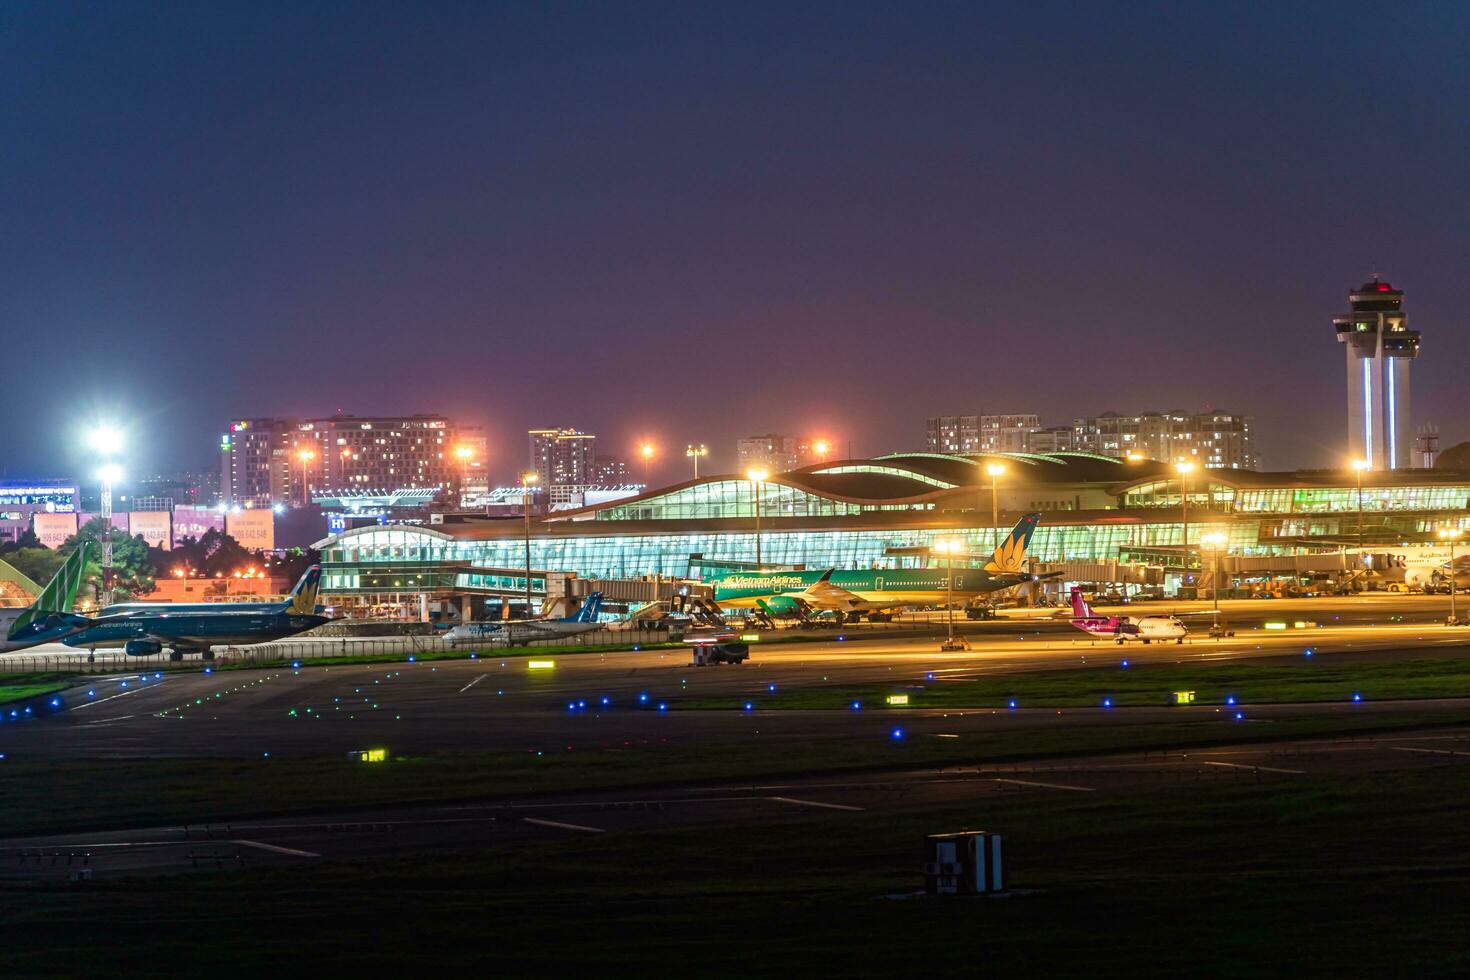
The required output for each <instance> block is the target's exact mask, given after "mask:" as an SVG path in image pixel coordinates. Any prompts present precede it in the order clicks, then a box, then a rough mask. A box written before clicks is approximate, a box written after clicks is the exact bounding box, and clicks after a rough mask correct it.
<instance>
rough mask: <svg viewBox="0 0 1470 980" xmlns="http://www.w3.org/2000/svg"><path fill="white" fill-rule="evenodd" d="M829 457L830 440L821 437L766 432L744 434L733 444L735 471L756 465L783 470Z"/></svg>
mask: <svg viewBox="0 0 1470 980" xmlns="http://www.w3.org/2000/svg"><path fill="white" fill-rule="evenodd" d="M830 456H831V446H830V443H829V441H828V440H826V439H823V438H821V437H820V436H786V435H781V434H779V433H775V432H768V433H766V434H765V435H760V436H746V437H745V438H743V439H739V440H737V441H736V443H735V467H736V472H737V473H745V472H747V471H748V470H751V469H757V468H759V469H765V470H770V471H774V472H777V473H782V472H785V471H786V470H794V469H797V468H798V467H802V466H810V465H811V464H813V463H820V462H822V461H823V460H824V459H827V458H828V457H830Z"/></svg>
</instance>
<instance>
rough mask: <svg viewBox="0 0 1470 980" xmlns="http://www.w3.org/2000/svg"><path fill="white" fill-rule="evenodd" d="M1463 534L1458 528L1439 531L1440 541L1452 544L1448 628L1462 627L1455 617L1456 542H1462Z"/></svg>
mask: <svg viewBox="0 0 1470 980" xmlns="http://www.w3.org/2000/svg"><path fill="white" fill-rule="evenodd" d="M1463 533H1464V532H1463V531H1461V530H1460V529H1459V528H1457V527H1442V528H1440V529H1439V536H1440V539H1441V540H1443V541H1448V542H1449V543H1450V618H1449V619H1447V620H1445V625H1446V626H1459V625H1460V617H1459V616H1457V615H1455V542H1456V541H1458V540H1460V535H1461V534H1463Z"/></svg>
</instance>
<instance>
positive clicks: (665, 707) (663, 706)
mask: <svg viewBox="0 0 1470 980" xmlns="http://www.w3.org/2000/svg"><path fill="white" fill-rule="evenodd" d="M658 710H660V711H668V710H669V706H668V705H667V704H664V703H663V702H662V701H660V702H659V703H658Z"/></svg>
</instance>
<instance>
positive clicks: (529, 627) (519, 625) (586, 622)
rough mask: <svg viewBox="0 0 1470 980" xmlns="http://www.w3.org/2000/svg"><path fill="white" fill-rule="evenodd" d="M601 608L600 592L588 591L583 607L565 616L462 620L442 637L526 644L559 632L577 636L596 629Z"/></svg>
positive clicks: (482, 641)
mask: <svg viewBox="0 0 1470 980" xmlns="http://www.w3.org/2000/svg"><path fill="white" fill-rule="evenodd" d="M601 608H602V593H601V592H591V593H588V595H587V598H586V599H585V600H583V602H582V608H581V609H578V610H577V612H576V613H575V614H574V615H571V616H567V617H566V618H564V619H516V620H505V621H502V622H488V623H465V624H464V625H463V626H456V627H454V629H452V630H450V631H449V632H448V633H445V634H444V638H445V639H446V640H448V641H449V642H450V643H465V644H469V643H504V644H505V645H506V646H525V645H526V644H528V643H530V642H531V641H532V640H546V639H552V638H555V637H562V636H576V635H577V634H579V633H590V632H591V631H592V630H595V629H598V628H599V627H600V626H601V624H600V623H598V622H597V613H598V610H600V609H601Z"/></svg>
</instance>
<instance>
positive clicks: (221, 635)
mask: <svg viewBox="0 0 1470 980" xmlns="http://www.w3.org/2000/svg"><path fill="white" fill-rule="evenodd" d="M321 580H322V567H321V566H320V565H313V566H311V567H310V568H308V569H307V570H306V574H305V575H303V576H301V581H299V582H297V583H296V586H295V588H293V589H292V590H291V594H290V596H289V597H288V598H287V599H286V601H284V602H242V603H224V602H204V603H198V602H196V603H187V604H174V603H159V602H130V603H122V604H119V605H116V606H108V607H107V608H106V609H104V610H102V614H101V615H100V616H98V617H97V619H96V620H94V621H93V624H92V625H91V626H90V627H89V628H87V629H84V630H82V631H81V632H79V633H77V634H75V635H74V636H69V637H67V638H66V639H65V640H63V641H62V642H64V643H65V644H66V645H67V646H70V647H86V648H87V649H89V650H96V649H97V648H99V647H116V646H120V647H122V648H123V652H124V653H126V654H128V655H129V656H134V657H147V656H152V655H153V654H157V653H162V652H163V648H164V647H165V646H167V647H168V648H169V659H171V660H182V659H183V656H184V654H186V653H199V654H203V655H204V659H206V660H210V659H212V658H213V656H214V653H213V651H212V650H211V647H213V646H215V645H218V644H227V645H234V646H242V645H246V644H251V643H264V642H266V641H267V640H279V639H281V638H282V637H287V636H292V635H294V634H296V633H301V632H304V631H306V630H309V629H312V628H313V627H316V626H320V625H321V624H323V623H325V622H327V617H325V616H321V615H318V614H317V605H316V599H317V592H318V590H319V589H320V587H321Z"/></svg>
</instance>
